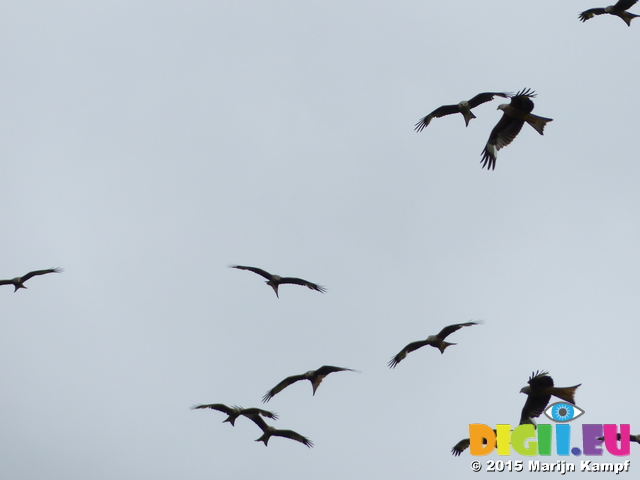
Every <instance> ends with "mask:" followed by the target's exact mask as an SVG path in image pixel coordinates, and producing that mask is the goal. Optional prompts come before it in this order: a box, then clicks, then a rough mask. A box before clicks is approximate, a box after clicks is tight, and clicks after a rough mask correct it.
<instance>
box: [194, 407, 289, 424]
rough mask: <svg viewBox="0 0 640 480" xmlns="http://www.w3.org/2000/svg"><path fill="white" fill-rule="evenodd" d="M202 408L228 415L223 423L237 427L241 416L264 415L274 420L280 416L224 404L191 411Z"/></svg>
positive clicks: (256, 409)
mask: <svg viewBox="0 0 640 480" xmlns="http://www.w3.org/2000/svg"><path fill="white" fill-rule="evenodd" d="M201 408H210V409H212V410H218V411H219V412H223V413H226V414H227V415H228V416H227V419H226V420H224V421H223V422H222V423H225V422H229V423H231V425H234V426H235V421H236V419H237V418H238V417H239V416H240V415H244V416H245V417H247V416H249V415H262V416H263V417H267V418H272V419H273V420H277V419H278V415H277V414H276V413H273V412H268V411H267V410H262V409H260V408H242V407H238V406H236V405H234V406H232V407H228V406H226V405H225V404H223V403H210V404H207V405H196V406H194V407H191V410H197V409H201Z"/></svg>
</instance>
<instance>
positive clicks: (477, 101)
mask: <svg viewBox="0 0 640 480" xmlns="http://www.w3.org/2000/svg"><path fill="white" fill-rule="evenodd" d="M493 97H503V98H509V94H508V93H497V92H485V93H479V94H478V95H476V96H475V97H473V98H472V99H471V100H463V101H462V102H460V103H458V104H457V105H443V106H441V107H438V108H436V109H435V110H434V111H433V112H431V113H430V114H429V115H427V116H426V117H424V118H422V119H421V120H420V121H419V122H418V123H416V126H415V131H416V132H421V131H422V130H424V128H425V127H427V126H428V125H429V122H431V119H432V118H434V117H435V118H440V117H444V116H445V115H452V114H454V113H461V114H462V116H463V117H464V123H465V125H466V126H467V127H468V126H469V122H470V121H471V119H472V118H476V116H475V115H474V114H473V113H471V109H472V108H476V107H477V106H478V105H482V104H483V103H486V102H490V101H491V100H493Z"/></svg>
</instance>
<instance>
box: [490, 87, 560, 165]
mask: <svg viewBox="0 0 640 480" xmlns="http://www.w3.org/2000/svg"><path fill="white" fill-rule="evenodd" d="M535 96H536V93H535V92H534V91H533V90H530V89H528V88H525V89H524V90H521V91H519V92H518V93H516V94H515V95H514V96H513V97H511V103H503V104H501V105H498V110H502V111H503V112H504V113H503V115H502V118H501V119H500V120H499V121H498V123H497V124H496V126H495V127H493V130H491V134H490V135H489V140H488V141H487V144H486V145H485V147H484V150H483V151H482V160H481V161H482V168H484V167H487V169H488V170H493V169H495V168H496V158H497V155H498V150H500V149H501V148H503V147H506V146H507V145H509V144H510V143H511V142H512V141H513V139H514V138H516V136H517V135H518V133H520V130H521V129H522V126H523V125H524V123H525V122H527V123H528V124H529V125H531V126H532V127H533V128H534V129H535V130H536V132H538V133H539V134H540V135H543V132H544V126H545V125H546V124H547V123H548V122H551V121H553V119H552V118H545V117H539V116H537V115H534V114H533V113H531V111H532V110H533V101H532V100H531V99H532V98H534V97H535Z"/></svg>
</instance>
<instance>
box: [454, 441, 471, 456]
mask: <svg viewBox="0 0 640 480" xmlns="http://www.w3.org/2000/svg"><path fill="white" fill-rule="evenodd" d="M470 444H471V440H470V439H469V438H463V439H462V440H460V441H459V442H458V443H456V444H455V445H454V446H453V448H452V449H451V455H453V456H454V457H458V456H460V454H461V453H462V452H464V451H465V450H466V449H467V448H469V445H470Z"/></svg>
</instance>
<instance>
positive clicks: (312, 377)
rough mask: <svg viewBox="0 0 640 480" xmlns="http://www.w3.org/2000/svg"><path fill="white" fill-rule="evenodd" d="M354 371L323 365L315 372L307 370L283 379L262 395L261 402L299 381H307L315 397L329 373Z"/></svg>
mask: <svg viewBox="0 0 640 480" xmlns="http://www.w3.org/2000/svg"><path fill="white" fill-rule="evenodd" d="M355 371H356V370H352V369H351V368H342V367H334V366H331V365H324V366H322V367H320V368H319V369H317V370H309V371H308V372H306V373H303V374H301V375H292V376H290V377H287V378H285V379H284V380H282V381H281V382H280V383H279V384H277V385H276V386H275V387H273V388H272V389H271V390H269V391H268V392H267V393H266V394H265V395H264V397H262V401H263V402H264V403H266V402H268V401H269V400H271V398H272V397H273V396H274V395H275V394H277V393H279V392H281V391H282V390H284V389H285V388H287V387H288V386H289V385H291V384H292V383H295V382H298V381H300V380H309V381H310V382H311V386H312V387H313V394H314V395H315V394H316V390H317V389H318V386H319V385H320V383H322V380H324V377H326V376H327V375H329V374H330V373H334V372H355Z"/></svg>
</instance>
